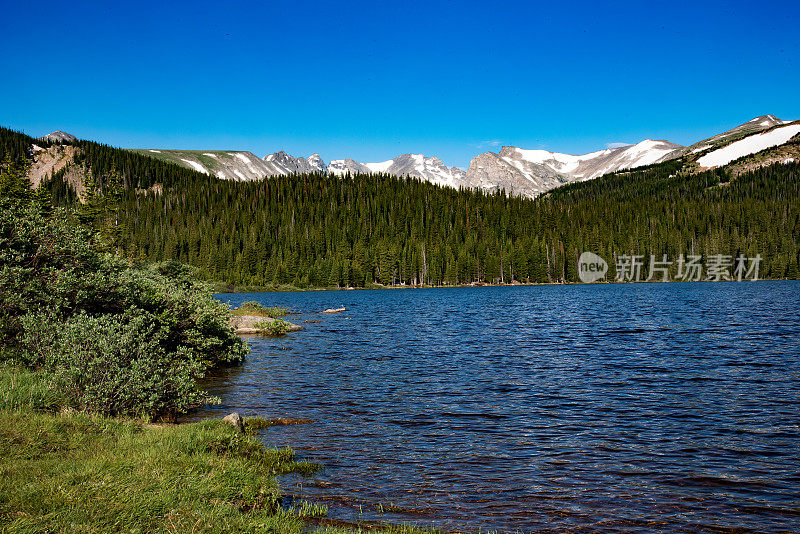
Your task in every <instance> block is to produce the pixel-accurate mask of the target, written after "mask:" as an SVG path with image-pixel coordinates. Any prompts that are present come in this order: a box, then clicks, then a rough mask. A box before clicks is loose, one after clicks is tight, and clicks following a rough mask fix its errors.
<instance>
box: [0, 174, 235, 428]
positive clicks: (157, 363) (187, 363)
mask: <svg viewBox="0 0 800 534" xmlns="http://www.w3.org/2000/svg"><path fill="white" fill-rule="evenodd" d="M9 168H10V169H11V167H9ZM94 241H95V237H94V234H92V232H90V231H89V230H88V229H86V228H83V227H81V226H80V225H79V224H77V222H76V220H75V215H74V213H73V212H70V211H68V210H64V209H54V208H52V207H51V206H49V204H48V203H47V202H46V199H44V198H43V197H42V196H41V195H40V194H39V193H35V192H31V191H30V189H29V188H28V187H27V182H26V181H25V177H24V173H23V172H21V171H19V170H16V171H15V170H14V169H11V170H10V171H9V172H6V173H3V174H0V358H2V359H3V360H9V359H11V360H14V361H16V362H17V363H22V364H25V365H27V366H28V367H31V368H40V367H41V368H44V369H46V370H48V371H51V372H52V373H54V375H55V376H57V377H58V380H59V384H60V385H61V386H62V387H64V388H65V392H66V394H67V397H68V398H69V399H70V401H71V402H73V403H75V404H77V405H78V406H81V407H83V408H85V409H88V410H92V411H97V412H100V413H105V414H125V415H137V416H141V415H147V416H149V417H166V416H171V415H173V414H174V413H176V412H180V411H184V410H186V409H188V408H189V407H191V406H192V405H194V404H196V403H198V402H203V401H205V400H207V399H206V398H205V396H204V395H202V394H200V393H199V392H198V391H197V390H196V387H195V385H194V380H195V378H197V377H200V376H202V375H203V374H205V372H207V371H208V370H209V369H210V368H211V367H213V366H215V365H219V364H226V363H236V362H240V361H242V360H243V358H244V356H245V355H246V353H247V351H248V348H247V345H246V343H245V342H244V341H242V340H241V339H240V338H239V337H237V336H236V335H235V334H234V332H233V330H232V329H231V328H230V326H229V324H228V319H229V317H230V311H229V308H228V306H226V305H225V304H222V303H221V302H219V301H217V300H215V299H214V298H213V296H212V294H211V291H210V289H209V287H208V286H207V285H205V284H203V283H200V282H198V281H196V280H195V279H194V277H193V272H192V271H191V269H189V268H188V267H186V266H183V265H181V264H180V263H177V262H174V261H171V262H164V263H161V264H158V265H154V266H150V267H146V266H141V265H136V264H134V263H132V262H130V261H127V260H123V259H121V258H120V257H118V256H116V255H113V254H109V253H100V252H98V249H97V247H95V246H94V245H93V244H92V243H93V242H94ZM98 241H102V240H98Z"/></svg>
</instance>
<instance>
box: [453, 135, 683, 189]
mask: <svg viewBox="0 0 800 534" xmlns="http://www.w3.org/2000/svg"><path fill="white" fill-rule="evenodd" d="M682 148H683V147H682V146H681V145H676V144H675V143H670V142H669V141H652V140H650V139H647V140H645V141H642V142H641V143H637V144H635V145H631V146H626V147H620V148H612V149H606V150H600V151H597V152H591V153H589V154H583V155H578V156H573V155H570V154H560V153H558V152H548V151H546V150H525V149H522V148H518V147H503V148H502V150H501V151H500V153H499V154H495V153H494V152H485V153H483V154H481V155H479V156H478V157H476V158H475V159H473V160H472V162H470V165H469V169H468V170H467V184H466V185H467V186H468V187H481V188H498V187H503V188H504V189H506V190H507V191H509V192H513V193H515V194H520V195H523V196H529V197H530V196H536V195H538V194H541V193H544V192H545V191H548V190H550V189H553V188H554V187H558V186H559V185H562V184H565V183H568V182H574V181H579V180H591V179H592V178H597V177H598V176H602V175H604V174H608V173H611V172H614V171H618V170H621V169H629V168H633V167H641V166H643V165H651V164H653V163H659V162H661V161H665V160H667V159H669V157H670V155H671V154H673V153H674V152H676V151H677V150H680V149H682Z"/></svg>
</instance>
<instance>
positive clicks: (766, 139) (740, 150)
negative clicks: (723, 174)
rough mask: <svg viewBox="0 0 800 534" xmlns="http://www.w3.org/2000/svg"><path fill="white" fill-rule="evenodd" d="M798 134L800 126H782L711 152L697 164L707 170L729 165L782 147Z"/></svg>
mask: <svg viewBox="0 0 800 534" xmlns="http://www.w3.org/2000/svg"><path fill="white" fill-rule="evenodd" d="M798 133H800V124H794V125H790V126H781V127H780V128H775V129H774V130H770V131H768V132H763V133H760V134H755V135H751V136H749V137H745V138H744V139H740V140H739V141H734V142H733V143H731V144H729V145H728V146H725V147H722V148H720V149H717V150H714V151H712V152H709V153H708V154H706V155H705V156H703V157H701V158H700V159H698V160H697V164H698V165H700V166H701V167H707V168H711V167H720V166H722V165H727V164H728V163H730V162H731V161H734V160H736V159H739V158H741V157H744V156H749V155H750V154H755V153H756V152H761V151H762V150H765V149H767V148H772V147H774V146H778V145H782V144H784V143H785V142H787V141H788V140H789V139H791V138H792V137H794V136H795V135H797V134H798Z"/></svg>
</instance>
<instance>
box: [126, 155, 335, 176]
mask: <svg viewBox="0 0 800 534" xmlns="http://www.w3.org/2000/svg"><path fill="white" fill-rule="evenodd" d="M134 152H137V153H139V154H143V155H146V156H150V157H153V158H156V159H160V160H162V161H166V162H169V163H175V164H177V165H181V166H183V167H188V168H191V169H194V170H196V171H199V172H202V173H204V174H211V175H214V176H216V177H217V178H220V179H223V180H235V181H249V180H260V179H262V178H264V177H266V176H284V175H287V174H300V173H311V172H326V170H327V166H326V165H325V162H324V161H322V158H320V156H319V154H312V155H311V156H309V157H308V158H295V157H292V156H290V155H288V154H287V153H286V152H283V151H280V152H276V153H274V154H270V155H269V156H267V157H266V158H264V159H261V158H259V157H258V156H256V155H255V154H253V153H252V152H241V151H224V150H156V149H152V148H151V149H135V150H134Z"/></svg>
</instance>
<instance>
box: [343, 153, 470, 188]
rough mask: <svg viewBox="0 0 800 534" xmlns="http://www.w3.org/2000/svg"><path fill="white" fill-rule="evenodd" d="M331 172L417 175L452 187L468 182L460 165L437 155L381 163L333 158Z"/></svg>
mask: <svg viewBox="0 0 800 534" xmlns="http://www.w3.org/2000/svg"><path fill="white" fill-rule="evenodd" d="M328 172H330V173H331V174H345V173H347V172H349V173H351V174H355V173H362V174H374V173H386V174H392V175H395V176H416V177H417V178H421V179H422V180H423V181H426V182H431V183H434V184H438V185H446V186H450V187H459V186H462V185H465V184H466V181H467V180H466V175H467V173H466V172H464V171H463V170H462V169H459V168H458V167H447V166H446V165H445V164H444V163H442V160H440V159H439V158H437V157H435V156H434V157H426V156H423V155H422V154H403V155H402V156H397V157H396V158H394V159H390V160H387V161H382V162H380V163H359V162H357V161H354V160H352V159H340V160H333V161H331V164H330V165H329V166H328Z"/></svg>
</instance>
